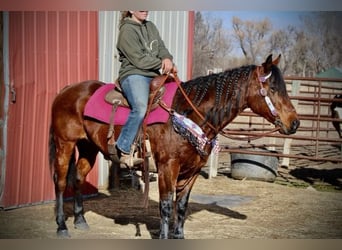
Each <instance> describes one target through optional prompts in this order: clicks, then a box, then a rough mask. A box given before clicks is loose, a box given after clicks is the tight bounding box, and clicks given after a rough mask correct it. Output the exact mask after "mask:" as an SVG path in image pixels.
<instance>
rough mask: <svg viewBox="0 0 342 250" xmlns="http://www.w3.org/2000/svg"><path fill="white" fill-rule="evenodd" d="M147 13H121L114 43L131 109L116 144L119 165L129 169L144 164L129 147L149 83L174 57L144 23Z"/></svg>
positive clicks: (169, 67)
mask: <svg viewBox="0 0 342 250" xmlns="http://www.w3.org/2000/svg"><path fill="white" fill-rule="evenodd" d="M147 16H148V11H123V12H122V18H121V23H120V29H119V37H118V41H117V49H118V52H119V56H120V59H119V60H120V62H121V67H120V70H119V81H120V85H121V88H122V90H123V93H124V95H125V96H126V98H127V100H128V103H129V104H130V106H131V111H130V113H129V116H128V120H127V122H126V124H125V125H124V126H123V127H122V130H121V133H120V135H119V138H118V140H117V143H116V147H117V150H118V155H119V158H120V162H121V163H124V164H126V165H128V166H130V167H132V166H133V165H137V164H140V163H142V162H143V159H141V158H134V157H133V155H134V152H133V151H134V147H133V146H132V145H133V143H134V141H135V138H136V136H137V134H138V130H139V129H140V126H141V124H142V122H143V120H144V117H145V113H146V111H147V105H148V97H149V91H150V82H151V80H152V79H153V78H154V77H155V76H157V75H160V70H161V72H162V73H169V72H170V71H171V70H172V69H173V68H174V64H173V61H172V60H173V57H172V55H171V54H170V52H169V51H168V50H167V48H166V47H165V45H164V42H163V40H162V39H161V37H160V35H159V32H158V29H157V28H156V26H155V25H154V24H153V23H152V22H151V21H147V20H146V18H147Z"/></svg>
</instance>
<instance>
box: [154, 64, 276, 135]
mask: <svg viewBox="0 0 342 250" xmlns="http://www.w3.org/2000/svg"><path fill="white" fill-rule="evenodd" d="M271 73H272V72H270V73H269V74H268V75H267V76H260V75H259V74H260V73H259V69H258V71H257V75H258V80H259V83H260V86H261V89H260V94H261V95H262V96H264V97H265V99H266V97H267V99H268V100H269V97H268V96H267V91H266V89H265V88H264V87H263V85H262V82H265V81H266V80H267V79H268V78H269V77H270V76H271ZM174 79H175V81H176V83H177V85H178V88H179V90H180V91H181V93H182V94H183V96H184V98H185V99H186V101H187V102H188V103H189V105H190V106H191V107H192V109H193V110H194V111H195V113H196V114H197V115H198V116H199V117H200V118H201V119H202V120H203V121H205V118H204V116H203V115H202V114H201V113H200V112H199V111H198V110H197V108H196V107H195V105H194V104H193V103H192V101H191V100H190V98H189V97H188V95H187V94H186V93H185V91H184V89H183V88H182V86H181V81H180V80H179V78H178V76H177V73H175V74H174ZM267 99H266V103H267V105H268V106H269V107H270V104H269V102H270V100H269V102H268V101H267ZM271 104H272V103H271ZM161 106H162V105H161ZM162 107H163V108H164V109H165V107H164V106H162ZM272 107H273V105H272ZM273 108H274V107H273ZM274 110H275V109H274ZM168 111H169V112H170V110H169V109H168ZM271 112H272V114H274V113H275V112H276V111H275V112H274V111H273V110H271ZM206 123H207V124H208V126H209V127H210V128H211V129H213V130H214V131H215V133H218V134H220V135H222V136H224V137H227V138H229V139H233V140H243V141H249V140H256V139H259V138H262V137H265V136H268V135H270V134H272V133H274V132H276V131H278V130H279V129H280V127H275V128H274V129H272V130H271V131H268V132H265V133H260V134H259V135H254V136H244V137H241V136H231V135H227V134H226V133H225V132H223V131H222V130H218V129H217V128H215V127H214V126H213V125H212V124H211V123H210V122H208V121H206Z"/></svg>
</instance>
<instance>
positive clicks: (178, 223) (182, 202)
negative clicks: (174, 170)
mask: <svg viewBox="0 0 342 250" xmlns="http://www.w3.org/2000/svg"><path fill="white" fill-rule="evenodd" d="M197 176H198V174H197V175H195V176H192V177H190V179H187V180H182V181H179V182H178V183H177V187H176V202H175V209H176V213H175V222H174V235H173V237H174V238H175V239H184V222H185V218H186V212H187V209H188V203H189V197H190V192H191V189H192V186H193V184H194V183H195V180H196V179H197ZM184 183H185V184H184Z"/></svg>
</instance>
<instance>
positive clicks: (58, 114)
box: [51, 80, 104, 134]
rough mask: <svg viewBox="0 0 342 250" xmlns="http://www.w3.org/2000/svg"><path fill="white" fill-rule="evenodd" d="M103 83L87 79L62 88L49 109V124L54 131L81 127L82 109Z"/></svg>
mask: <svg viewBox="0 0 342 250" xmlns="http://www.w3.org/2000/svg"><path fill="white" fill-rule="evenodd" d="M103 85H104V83H103V82H100V81H96V80H89V81H84V82H80V83H74V84H71V85H68V86H66V87H65V88H63V89H62V90H61V91H60V92H59V93H58V94H57V96H56V98H55V99H54V102H53V104H52V109H51V126H52V128H53V130H54V131H55V132H57V133H58V131H60V132H61V130H64V132H62V133H64V134H68V133H65V131H66V130H69V131H70V132H71V131H73V130H75V129H79V128H81V127H83V125H82V122H83V111H84V107H85V105H86V103H87V101H88V100H89V98H90V97H91V96H92V94H94V92H95V91H96V90H97V89H98V88H100V87H101V86H103Z"/></svg>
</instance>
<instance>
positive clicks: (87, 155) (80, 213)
mask: <svg viewBox="0 0 342 250" xmlns="http://www.w3.org/2000/svg"><path fill="white" fill-rule="evenodd" d="M77 148H78V151H79V157H78V162H77V165H76V178H75V181H74V191H75V197H74V198H75V199H74V216H75V217H74V225H75V228H77V229H83V230H86V229H88V228H89V226H88V224H87V222H86V220H85V218H84V208H83V197H82V186H83V183H84V181H85V178H86V176H87V174H88V173H89V172H90V170H91V169H92V167H93V166H94V164H95V161H96V156H97V153H98V149H97V148H96V147H95V145H94V144H92V143H90V142H89V141H86V140H81V141H79V142H78V143H77Z"/></svg>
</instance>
